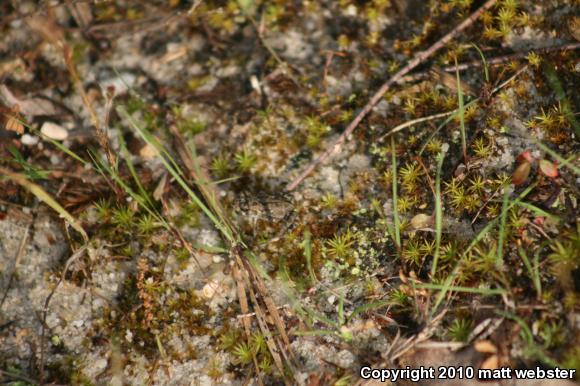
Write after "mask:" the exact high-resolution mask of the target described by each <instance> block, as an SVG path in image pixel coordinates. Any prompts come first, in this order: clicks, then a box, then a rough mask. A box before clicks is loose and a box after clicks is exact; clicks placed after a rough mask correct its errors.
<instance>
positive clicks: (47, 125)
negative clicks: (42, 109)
mask: <svg viewBox="0 0 580 386" xmlns="http://www.w3.org/2000/svg"><path fill="white" fill-rule="evenodd" d="M40 132H41V133H42V134H44V135H46V136H47V137H48V138H52V139H55V140H57V141H62V140H65V139H67V138H68V131H67V129H65V128H64V127H62V126H59V125H57V124H56V123H54V122H48V121H47V122H44V123H43V124H42V127H41V128H40Z"/></svg>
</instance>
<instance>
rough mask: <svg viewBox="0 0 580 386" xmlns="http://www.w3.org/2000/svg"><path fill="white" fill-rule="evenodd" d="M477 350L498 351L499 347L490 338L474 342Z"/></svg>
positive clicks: (489, 352)
mask: <svg viewBox="0 0 580 386" xmlns="http://www.w3.org/2000/svg"><path fill="white" fill-rule="evenodd" d="M473 348H475V350H476V351H478V352H481V353H485V354H495V353H497V347H496V346H495V345H494V344H493V343H492V342H491V341H489V340H479V341H477V342H475V343H474V344H473Z"/></svg>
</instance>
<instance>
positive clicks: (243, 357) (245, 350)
mask: <svg viewBox="0 0 580 386" xmlns="http://www.w3.org/2000/svg"><path fill="white" fill-rule="evenodd" d="M232 354H233V355H234V356H235V360H234V361H235V362H236V363H237V364H240V365H249V364H250V363H252V361H253V358H254V352H253V351H252V348H251V347H250V345H249V344H247V343H245V342H241V343H238V344H237V345H236V346H235V348H234V350H233V352H232Z"/></svg>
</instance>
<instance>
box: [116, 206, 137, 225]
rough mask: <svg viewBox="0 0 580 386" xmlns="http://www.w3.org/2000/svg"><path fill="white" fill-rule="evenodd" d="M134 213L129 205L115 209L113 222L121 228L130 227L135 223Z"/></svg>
mask: <svg viewBox="0 0 580 386" xmlns="http://www.w3.org/2000/svg"><path fill="white" fill-rule="evenodd" d="M133 220H134V213H133V211H132V210H131V209H130V208H129V207H128V206H122V207H118V208H117V209H115V210H114V211H113V222H114V223H115V224H116V225H119V226H120V227H121V228H124V229H128V228H130V227H131V226H132V225H133Z"/></svg>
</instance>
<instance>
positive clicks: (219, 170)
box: [210, 153, 230, 178]
mask: <svg viewBox="0 0 580 386" xmlns="http://www.w3.org/2000/svg"><path fill="white" fill-rule="evenodd" d="M210 169H211V171H212V172H213V173H214V174H215V175H216V176H217V177H218V178H224V177H226V176H227V175H228V172H229V170H230V159H229V157H228V156H227V155H226V154H223V153H222V154H220V155H218V156H217V157H215V158H214V159H213V160H212V162H211V166H210Z"/></svg>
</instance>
